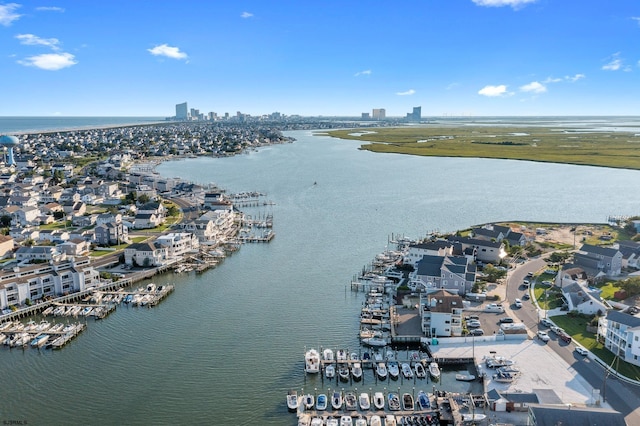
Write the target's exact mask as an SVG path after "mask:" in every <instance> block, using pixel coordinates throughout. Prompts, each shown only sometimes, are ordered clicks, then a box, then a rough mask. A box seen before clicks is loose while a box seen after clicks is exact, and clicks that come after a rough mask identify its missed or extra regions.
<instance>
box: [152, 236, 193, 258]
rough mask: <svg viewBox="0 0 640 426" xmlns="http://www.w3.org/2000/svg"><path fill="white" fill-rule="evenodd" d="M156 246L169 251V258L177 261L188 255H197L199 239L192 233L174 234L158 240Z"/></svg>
mask: <svg viewBox="0 0 640 426" xmlns="http://www.w3.org/2000/svg"><path fill="white" fill-rule="evenodd" d="M156 244H159V245H160V246H162V247H165V248H166V249H167V258H168V259H171V260H176V259H179V258H181V257H182V256H184V255H186V254H188V253H197V252H198V249H199V247H200V242H199V241H198V237H197V236H196V235H195V234H193V233H191V232H172V233H170V234H166V235H162V236H160V237H158V238H157V239H156Z"/></svg>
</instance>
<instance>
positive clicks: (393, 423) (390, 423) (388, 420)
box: [384, 414, 398, 426]
mask: <svg viewBox="0 0 640 426" xmlns="http://www.w3.org/2000/svg"><path fill="white" fill-rule="evenodd" d="M397 424H398V421H397V420H396V416H394V415H393V414H387V415H386V417H385V418H384V426H397Z"/></svg>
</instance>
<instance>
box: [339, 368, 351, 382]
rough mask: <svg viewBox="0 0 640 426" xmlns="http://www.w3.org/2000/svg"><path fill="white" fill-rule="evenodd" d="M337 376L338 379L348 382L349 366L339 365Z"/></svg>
mask: <svg viewBox="0 0 640 426" xmlns="http://www.w3.org/2000/svg"><path fill="white" fill-rule="evenodd" d="M338 377H339V378H340V381H343V382H348V381H349V366H347V365H346V364H343V365H340V366H339V367H338Z"/></svg>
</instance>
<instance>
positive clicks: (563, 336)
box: [558, 331, 573, 343]
mask: <svg viewBox="0 0 640 426" xmlns="http://www.w3.org/2000/svg"><path fill="white" fill-rule="evenodd" d="M558 337H559V338H560V339H561V340H562V341H563V342H566V343H571V340H573V339H571V336H569V335H568V334H567V333H565V332H564V331H563V332H562V333H558Z"/></svg>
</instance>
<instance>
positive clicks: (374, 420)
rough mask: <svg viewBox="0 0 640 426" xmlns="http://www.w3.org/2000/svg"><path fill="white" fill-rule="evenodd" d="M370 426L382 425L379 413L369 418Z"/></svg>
mask: <svg viewBox="0 0 640 426" xmlns="http://www.w3.org/2000/svg"><path fill="white" fill-rule="evenodd" d="M369 426H382V419H381V418H380V416H378V415H377V414H375V415H373V416H371V418H370V419H369Z"/></svg>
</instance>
